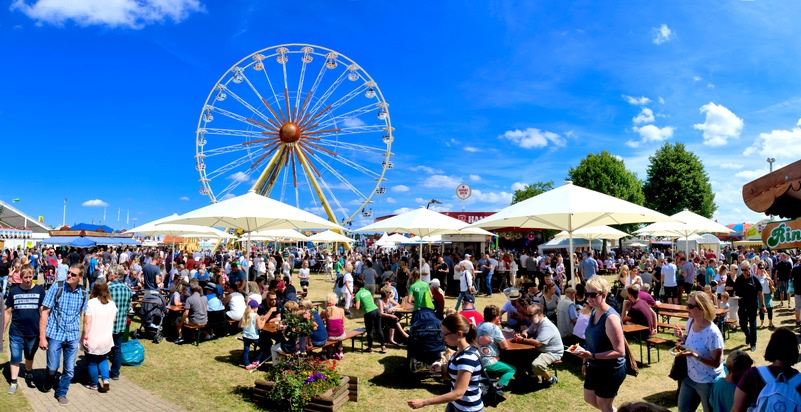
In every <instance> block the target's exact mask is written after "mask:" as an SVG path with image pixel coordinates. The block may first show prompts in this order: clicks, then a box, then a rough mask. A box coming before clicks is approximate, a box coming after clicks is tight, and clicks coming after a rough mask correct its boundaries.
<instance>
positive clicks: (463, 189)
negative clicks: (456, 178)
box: [456, 183, 473, 200]
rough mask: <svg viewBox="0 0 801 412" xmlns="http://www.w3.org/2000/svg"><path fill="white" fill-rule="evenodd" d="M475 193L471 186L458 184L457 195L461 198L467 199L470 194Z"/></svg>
mask: <svg viewBox="0 0 801 412" xmlns="http://www.w3.org/2000/svg"><path fill="white" fill-rule="evenodd" d="M472 194H473V191H472V190H471V189H470V186H468V185H466V184H464V183H462V184H460V185H459V186H456V197H458V198H459V199H461V200H467V198H469V197H470V195H472Z"/></svg>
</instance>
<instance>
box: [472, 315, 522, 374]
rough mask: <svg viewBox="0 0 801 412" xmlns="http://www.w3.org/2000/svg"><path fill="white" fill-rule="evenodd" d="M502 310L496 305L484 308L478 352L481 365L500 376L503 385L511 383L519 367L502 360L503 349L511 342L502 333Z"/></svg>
mask: <svg viewBox="0 0 801 412" xmlns="http://www.w3.org/2000/svg"><path fill="white" fill-rule="evenodd" d="M500 315H501V311H500V309H499V308H498V307H497V306H495V305H488V306H487V307H485V308H484V322H482V323H481V324H480V325H478V339H477V340H476V342H477V343H478V352H479V354H480V356H481V365H482V366H483V367H484V369H486V370H487V373H488V374H489V375H490V376H500V378H498V383H499V384H500V385H501V386H502V387H506V386H507V385H509V381H511V380H512V378H513V377H514V376H515V372H516V371H517V369H516V368H515V367H514V366H512V365H509V364H506V363H504V362H501V358H500V356H501V349H507V348H508V347H509V342H508V341H507V340H506V339H505V338H504V337H503V333H501V326H500V325H501V316H500Z"/></svg>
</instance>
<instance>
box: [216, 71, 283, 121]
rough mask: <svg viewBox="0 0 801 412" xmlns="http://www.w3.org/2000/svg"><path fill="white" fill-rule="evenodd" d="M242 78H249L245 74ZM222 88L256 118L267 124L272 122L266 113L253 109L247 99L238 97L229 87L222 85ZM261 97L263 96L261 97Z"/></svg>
mask: <svg viewBox="0 0 801 412" xmlns="http://www.w3.org/2000/svg"><path fill="white" fill-rule="evenodd" d="M242 76H243V77H245V78H247V76H245V75H244V73H243V74H242ZM248 84H250V82H248ZM221 86H222V87H223V89H225V91H226V92H228V95H229V96H231V97H233V98H234V100H236V101H237V102H239V104H241V105H242V106H245V108H246V109H248V110H250V111H251V113H253V114H254V115H256V116H258V117H260V118H261V119H262V120H264V121H266V122H268V121H270V120H271V119H270V118H269V117H268V116H267V115H265V114H264V113H262V112H261V111H260V110H258V109H256V108H255V107H253V105H251V104H250V103H248V102H247V101H246V100H245V99H243V98H242V97H240V96H239V95H238V94H237V93H236V92H234V91H233V90H231V89H229V88H228V87H226V86H225V85H221ZM259 97H261V96H259Z"/></svg>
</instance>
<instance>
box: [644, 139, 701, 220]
mask: <svg viewBox="0 0 801 412" xmlns="http://www.w3.org/2000/svg"><path fill="white" fill-rule="evenodd" d="M648 160H649V162H650V163H649V164H648V177H647V180H646V181H645V184H644V185H643V193H644V194H645V199H646V200H645V206H646V207H649V208H651V209H653V210H656V211H659V212H662V213H664V214H666V215H672V214H674V213H678V212H681V211H682V210H684V209H687V210H690V211H692V212H695V213H698V214H699V215H701V216H705V217H707V218H711V217H712V214H713V213H715V210H717V206H716V205H715V193H713V192H712V185H711V184H710V183H709V175H708V174H707V173H706V170H704V165H703V164H702V163H701V160H700V159H699V158H698V156H696V155H695V154H694V153H692V152H689V151H687V149H686V148H685V146H684V144H683V143H675V144H670V143H665V144H664V145H663V146H662V147H660V148H659V149H658V150H657V151H656V153H654V155H653V156H651V157H650V158H648Z"/></svg>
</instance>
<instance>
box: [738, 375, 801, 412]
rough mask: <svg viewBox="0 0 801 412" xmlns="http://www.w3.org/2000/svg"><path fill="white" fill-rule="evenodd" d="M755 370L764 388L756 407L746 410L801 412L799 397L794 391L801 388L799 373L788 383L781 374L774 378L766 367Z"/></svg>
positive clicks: (800, 397)
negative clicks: (763, 383)
mask: <svg viewBox="0 0 801 412" xmlns="http://www.w3.org/2000/svg"><path fill="white" fill-rule="evenodd" d="M757 370H758V371H759V375H760V376H761V377H762V380H764V381H765V387H764V388H762V391H760V392H759V397H757V402H756V405H755V406H753V407H751V408H748V410H749V412H751V411H754V412H756V411H759V412H768V411H770V412H773V411H782V412H793V411H795V412H798V411H801V395H799V394H798V392H797V391H796V388H798V387H799V386H801V373H799V374H797V375H795V376H793V378H792V379H790V380H789V381H788V380H787V378H786V377H785V376H784V374H783V373H779V375H778V376H776V377H775V378H774V377H773V374H772V373H770V369H768V367H767V366H759V367H757Z"/></svg>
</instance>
